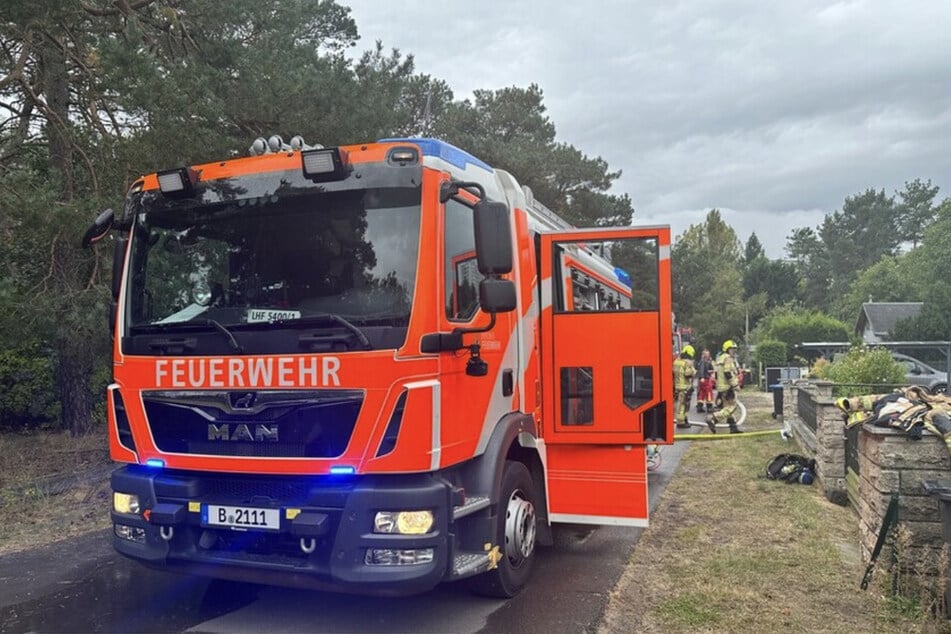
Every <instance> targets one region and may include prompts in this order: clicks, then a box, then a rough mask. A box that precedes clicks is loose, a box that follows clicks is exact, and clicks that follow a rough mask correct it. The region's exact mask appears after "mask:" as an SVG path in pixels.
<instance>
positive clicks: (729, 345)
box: [723, 339, 736, 352]
mask: <svg viewBox="0 0 951 634" xmlns="http://www.w3.org/2000/svg"><path fill="white" fill-rule="evenodd" d="M735 347H736V342H735V341H733V340H732V339H727V340H726V341H724V342H723V352H729V351H730V348H735Z"/></svg>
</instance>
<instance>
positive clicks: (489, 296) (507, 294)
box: [479, 277, 516, 313]
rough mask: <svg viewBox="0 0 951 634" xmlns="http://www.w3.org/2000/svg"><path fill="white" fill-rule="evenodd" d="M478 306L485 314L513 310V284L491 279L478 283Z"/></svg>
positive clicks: (509, 281) (514, 305)
mask: <svg viewBox="0 0 951 634" xmlns="http://www.w3.org/2000/svg"><path fill="white" fill-rule="evenodd" d="M479 305H480V306H481V307H482V310H484V311H485V312H487V313H507V312H509V311H513V310H515V308H516V296H515V282H513V281H512V280H500V279H498V278H491V277H488V278H486V279H484V280H482V281H481V282H479Z"/></svg>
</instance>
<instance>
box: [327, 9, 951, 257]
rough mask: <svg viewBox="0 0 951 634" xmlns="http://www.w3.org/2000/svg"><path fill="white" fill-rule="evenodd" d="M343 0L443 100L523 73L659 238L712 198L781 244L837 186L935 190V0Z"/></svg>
mask: <svg viewBox="0 0 951 634" xmlns="http://www.w3.org/2000/svg"><path fill="white" fill-rule="evenodd" d="M344 3H346V0H344ZM346 4H349V5H350V6H351V7H352V10H353V15H354V18H355V19H356V21H357V25H358V27H359V29H360V33H361V35H362V36H363V44H364V45H365V46H364V47H363V48H369V47H370V46H371V45H372V44H373V42H374V41H375V40H381V41H382V42H383V44H384V46H385V47H387V48H399V49H401V50H402V51H403V52H404V53H412V54H413V55H414V56H415V58H416V65H417V70H418V71H419V72H422V73H427V74H430V75H433V76H435V77H438V78H440V79H443V80H445V81H447V82H448V83H449V85H450V86H451V87H452V89H453V91H454V92H455V93H456V98H460V99H461V98H466V97H469V96H470V95H471V92H472V90H474V89H478V88H486V89H497V88H503V87H506V86H512V85H518V86H527V85H528V84H529V83H532V82H535V83H538V84H539V85H540V86H541V88H542V89H543V90H544V92H545V104H546V106H547V107H548V111H549V115H550V116H551V119H552V121H553V122H554V123H555V125H556V127H557V130H558V138H559V140H562V141H565V142H567V143H571V144H572V145H574V146H576V147H577V148H578V149H580V150H581V151H582V152H585V153H586V154H589V155H599V156H602V157H603V158H604V159H605V160H606V161H608V163H609V165H610V166H611V168H612V169H621V170H622V171H623V175H622V177H621V179H619V181H618V183H617V184H616V187H615V189H616V190H617V191H618V192H624V193H627V194H629V195H630V196H631V198H632V200H633V201H634V205H635V208H636V210H637V211H636V215H635V219H636V222H638V223H645V224H646V223H649V224H657V223H658V222H662V223H665V224H670V225H671V228H672V230H673V232H674V235H675V236H677V235H679V234H680V233H681V232H682V231H683V230H685V229H686V228H687V227H688V226H689V225H690V224H695V223H697V222H702V220H703V218H704V216H705V215H706V211H707V210H709V209H710V208H713V207H717V208H720V209H721V211H723V212H724V213H723V216H724V219H725V220H726V221H727V222H729V223H730V224H731V225H733V226H734V228H735V229H736V230H737V233H738V235H739V236H740V237H741V239H744V240H745V239H746V238H747V237H748V235H749V233H751V232H753V231H755V232H756V234H757V236H758V237H759V238H760V241H761V242H763V244H764V245H765V246H766V248H767V252H768V254H769V255H770V256H771V257H782V256H783V246H784V244H785V239H786V237H787V235H788V234H789V232H790V231H791V230H792V229H794V228H797V227H803V226H813V227H814V226H816V225H818V224H819V223H820V222H821V221H822V218H823V216H824V215H825V214H826V213H830V212H832V211H835V210H837V209H839V208H840V207H841V205H842V202H843V201H844V199H845V197H846V196H850V195H853V194H856V193H860V192H862V191H864V190H865V189H867V188H875V189H885V191H886V192H887V193H889V194H891V193H893V192H894V191H895V190H897V189H900V188H901V187H902V186H903V184H904V182H905V181H908V180H911V179H913V178H917V177H920V178H924V179H929V178H930V179H931V180H932V181H933V183H934V184H936V185H938V186H941V187H944V186H946V185H948V186H951V184H949V183H947V182H946V180H944V181H943V180H942V179H947V175H948V174H949V172H951V153H949V152H948V151H947V148H948V147H951V143H949V142H951V38H949V37H947V35H946V33H944V32H943V31H944V30H945V26H944V25H947V24H949V23H951V3H940V2H930V1H929V2H925V1H920V0H911V1H904V2H897V1H886V0H855V1H843V2H820V1H818V0H800V1H797V2H761V1H756V0H718V1H714V2H702V3H701V2H687V1H682V2H666V3H658V6H649V5H650V3H629V2H623V1H620V0H616V1H611V2H598V3H577V2H575V3H568V2H561V3H551V2H544V1H542V0H531V1H522V2H512V1H509V2H502V1H501V0H483V2H480V3H478V4H475V3H460V2H456V3H442V4H438V5H437V4H433V3H428V2H423V1H422V0H404V1H403V2H400V3H392V2H386V3H382V2H378V1H373V0H356V1H353V2H349V3H346ZM642 5H643V6H642ZM949 195H951V192H949V191H944V190H943V191H942V192H941V194H940V196H942V197H944V196H949Z"/></svg>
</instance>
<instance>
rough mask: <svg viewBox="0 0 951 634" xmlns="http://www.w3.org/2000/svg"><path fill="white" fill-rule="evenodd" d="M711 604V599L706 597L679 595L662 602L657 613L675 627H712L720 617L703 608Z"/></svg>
mask: <svg viewBox="0 0 951 634" xmlns="http://www.w3.org/2000/svg"><path fill="white" fill-rule="evenodd" d="M710 602H711V601H710V599H709V598H708V597H704V596H697V595H678V596H675V597H673V598H671V599H667V600H665V601H663V602H661V604H660V605H659V606H658V607H657V611H658V613H660V614H661V615H663V617H664V619H665V620H666V621H667V622H668V623H670V624H671V625H673V626H680V627H696V626H700V625H704V626H712V625H716V624H717V623H718V622H719V620H720V615H719V613H717V612H714V611H712V610H707V609H705V608H704V607H703V606H705V605H708V604H709V603H710Z"/></svg>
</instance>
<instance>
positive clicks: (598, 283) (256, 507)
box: [84, 137, 673, 596]
mask: <svg viewBox="0 0 951 634" xmlns="http://www.w3.org/2000/svg"><path fill="white" fill-rule="evenodd" d="M251 149H252V151H251V156H248V157H245V158H238V159H229V160H225V161H220V162H213V163H207V164H204V165H194V166H188V167H183V168H180V169H174V170H168V171H164V172H158V173H155V174H150V175H148V176H145V177H144V178H142V179H140V180H139V181H137V182H136V183H135V184H134V185H133V186H132V188H131V189H130V192H129V194H128V197H127V199H126V201H125V206H124V209H123V211H122V213H120V214H113V213H112V212H111V211H106V212H104V213H103V214H101V215H100V216H99V218H97V219H96V221H95V222H94V223H93V225H92V226H91V227H90V229H89V231H88V232H87V233H86V236H85V237H84V243H86V244H87V245H88V244H91V243H93V242H96V241H97V240H99V239H101V238H102V237H104V236H106V235H107V234H108V233H109V232H110V230H112V231H113V232H114V235H115V245H116V250H115V266H114V280H113V285H112V291H113V303H112V309H111V311H110V324H111V326H112V328H113V329H114V382H113V383H112V384H111V385H110V386H109V388H108V394H107V411H108V418H109V422H108V425H109V434H110V451H111V456H112V458H113V460H115V461H117V462H120V463H126V464H125V465H124V466H121V467H120V468H118V469H117V470H116V471H115V472H114V473H113V475H112V488H113V492H114V493H113V509H112V520H113V523H114V537H113V540H114V544H115V548H116V549H117V550H118V551H119V552H120V553H122V554H123V555H126V556H128V557H131V558H133V559H136V560H138V561H141V562H143V563H145V564H148V565H151V566H155V567H160V568H165V569H172V570H179V571H184V572H190V573H195V574H202V575H208V576H213V577H220V578H230V579H239V580H248V581H256V582H262V583H271V584H277V585H291V586H304V587H314V588H328V589H333V590H339V591H353V592H361V593H389V594H406V593H412V592H421V591H425V590H427V589H430V588H432V587H433V586H435V585H436V584H437V583H439V582H441V581H446V580H453V579H461V578H465V577H471V582H472V584H473V585H474V588H475V589H476V590H477V591H479V592H482V593H487V594H490V595H495V596H512V595H514V594H515V593H516V592H518V591H519V589H520V588H522V587H523V586H524V585H525V583H526V582H527V581H528V579H529V576H530V573H531V570H532V565H533V561H534V556H535V553H536V546H537V545H539V544H541V545H547V544H551V543H552V526H553V525H554V524H558V523H569V524H602V525H603V524H614V525H622V526H644V525H646V523H647V516H648V501H647V500H648V498H647V471H646V460H645V447H646V446H647V445H648V444H657V443H661V444H664V443H670V442H672V441H673V429H672V421H673V413H672V409H671V408H672V404H671V394H672V385H671V382H672V378H671V374H672V369H671V361H672V360H671V356H670V351H669V346H670V341H671V336H672V333H671V306H670V231H669V228H667V227H648V228H610V229H608V228H605V229H584V230H582V229H575V228H573V227H571V226H570V225H568V224H567V223H565V222H564V221H562V220H561V219H560V218H559V217H558V216H556V215H555V214H554V213H552V212H551V211H549V210H548V209H546V208H545V207H544V206H542V205H541V204H540V203H538V202H537V201H535V200H534V199H533V197H532V194H531V191H530V190H528V189H527V188H523V187H520V186H519V185H518V183H517V182H516V180H515V178H514V177H513V176H511V175H510V174H508V173H506V172H504V171H501V170H498V169H493V168H492V167H490V166H489V165H487V164H486V163H484V162H483V161H481V160H479V159H477V158H475V157H473V156H471V155H470V154H468V153H466V152H464V151H462V150H460V149H458V148H456V147H453V146H451V145H449V144H446V143H444V142H441V141H438V140H433V139H420V138H412V139H386V140H383V141H380V142H377V143H367V144H361V145H352V146H344V147H331V148H325V147H322V146H308V145H306V144H305V143H304V142H303V140H302V139H300V138H299V137H295V138H294V139H292V141H291V143H289V144H285V143H284V142H283V141H282V140H281V139H280V138H279V137H272V138H271V139H268V140H266V141H265V140H264V139H259V140H257V141H256V142H255V144H254V145H253V146H252V148H251Z"/></svg>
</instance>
